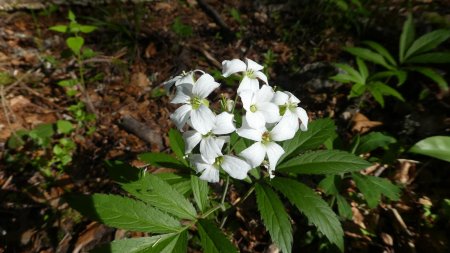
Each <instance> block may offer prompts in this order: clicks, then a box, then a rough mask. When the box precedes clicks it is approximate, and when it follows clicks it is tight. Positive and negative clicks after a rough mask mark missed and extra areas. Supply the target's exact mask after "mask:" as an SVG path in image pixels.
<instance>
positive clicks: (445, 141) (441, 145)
mask: <svg viewBox="0 0 450 253" xmlns="http://www.w3.org/2000/svg"><path fill="white" fill-rule="evenodd" d="M409 152H411V153H416V154H421V155H426V156H431V157H434V158H437V159H441V160H444V161H447V162H450V137H449V136H433V137H428V138H426V139H423V140H421V141H419V142H417V143H416V144H414V146H412V147H411V149H410V150H409Z"/></svg>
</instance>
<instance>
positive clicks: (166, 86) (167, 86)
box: [162, 76, 181, 92]
mask: <svg viewBox="0 0 450 253" xmlns="http://www.w3.org/2000/svg"><path fill="white" fill-rule="evenodd" d="M180 79H181V76H176V77H173V78H171V79H169V80H167V81H165V82H164V83H162V85H163V86H164V89H165V90H166V92H168V91H169V90H170V87H172V85H174V84H175V83H176V82H177V81H178V80H180Z"/></svg>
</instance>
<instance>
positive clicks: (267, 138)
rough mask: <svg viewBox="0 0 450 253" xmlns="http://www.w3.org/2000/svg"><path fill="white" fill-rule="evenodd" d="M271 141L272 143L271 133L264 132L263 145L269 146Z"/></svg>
mask: <svg viewBox="0 0 450 253" xmlns="http://www.w3.org/2000/svg"><path fill="white" fill-rule="evenodd" d="M270 141H271V138H270V133H269V132H268V131H266V132H264V133H263V134H262V138H261V142H262V143H263V144H267V143H269V142H270Z"/></svg>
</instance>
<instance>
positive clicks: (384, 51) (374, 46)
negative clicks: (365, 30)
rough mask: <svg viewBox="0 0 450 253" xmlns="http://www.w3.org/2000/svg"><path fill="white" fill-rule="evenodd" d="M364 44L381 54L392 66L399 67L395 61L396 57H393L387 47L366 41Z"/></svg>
mask: <svg viewBox="0 0 450 253" xmlns="http://www.w3.org/2000/svg"><path fill="white" fill-rule="evenodd" d="M363 43H364V44H366V45H368V46H369V47H371V48H372V49H373V50H375V51H376V52H377V53H379V54H381V55H382V56H383V57H384V58H385V59H386V60H387V61H388V62H389V64H390V65H392V66H397V62H396V61H395V60H394V57H392V55H391V54H390V53H389V51H388V50H387V49H386V48H385V47H383V46H382V45H380V44H379V43H377V42H374V41H364V42H363Z"/></svg>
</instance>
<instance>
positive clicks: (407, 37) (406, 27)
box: [399, 13, 415, 63]
mask: <svg viewBox="0 0 450 253" xmlns="http://www.w3.org/2000/svg"><path fill="white" fill-rule="evenodd" d="M414 37H415V28H414V23H413V19H412V15H411V13H409V14H408V18H407V19H406V21H405V23H404V24H403V30H402V34H401V35H400V45H399V48H400V52H399V58H400V63H403V62H404V59H405V54H406V50H408V48H409V47H410V46H411V44H412V43H413V41H414Z"/></svg>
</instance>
